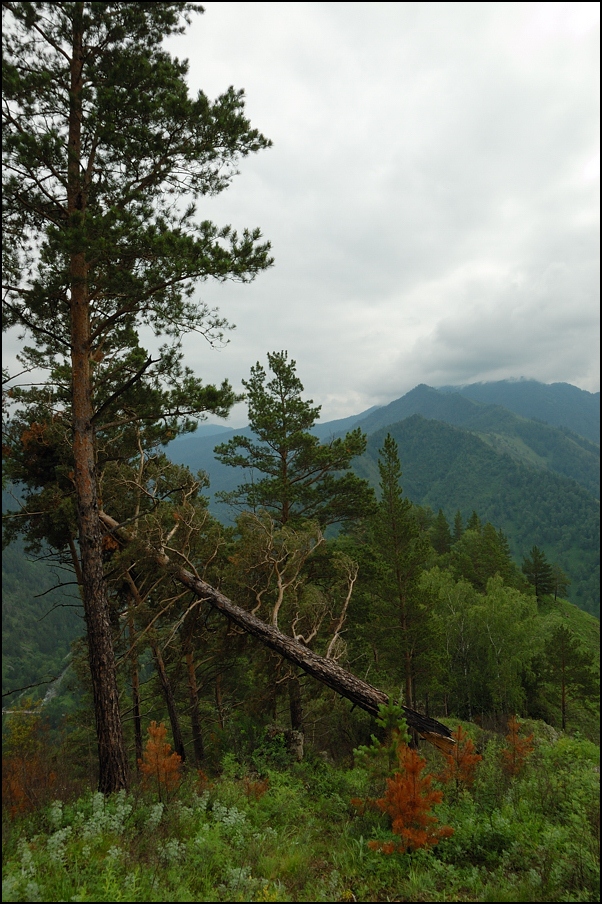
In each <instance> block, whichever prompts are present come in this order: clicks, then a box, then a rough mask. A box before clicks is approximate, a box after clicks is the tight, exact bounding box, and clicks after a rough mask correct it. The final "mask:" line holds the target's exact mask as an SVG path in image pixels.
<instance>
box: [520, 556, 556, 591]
mask: <svg viewBox="0 0 602 904" xmlns="http://www.w3.org/2000/svg"><path fill="white" fill-rule="evenodd" d="M521 568H522V572H523V574H524V575H525V577H526V578H527V580H528V581H529V583H530V584H532V585H533V587H534V588H535V596H536V597H537V599H538V600H540V599H541V598H542V597H543V596H547V595H548V594H550V593H553V591H554V588H555V582H554V576H553V572H552V566H551V565H550V563H549V562H548V560H547V559H546V555H545V553H544V552H542V551H541V549H538V547H537V546H532V547H531V551H530V553H529V555H528V556H525V558H524V559H523V564H522V566H521Z"/></svg>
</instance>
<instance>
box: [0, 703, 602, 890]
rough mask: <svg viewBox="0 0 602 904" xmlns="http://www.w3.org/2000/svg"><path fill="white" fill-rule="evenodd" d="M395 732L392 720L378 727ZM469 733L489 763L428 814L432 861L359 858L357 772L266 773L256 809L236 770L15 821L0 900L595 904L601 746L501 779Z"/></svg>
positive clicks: (380, 823)
mask: <svg viewBox="0 0 602 904" xmlns="http://www.w3.org/2000/svg"><path fill="white" fill-rule="evenodd" d="M394 720H395V714H394V712H393V711H391V719H388V718H387V719H383V720H382V721H383V723H384V724H383V725H382V726H380V727H382V728H384V726H385V725H386V724H390V723H391V721H394ZM471 730H474V731H476V732H477V743H478V744H479V746H481V748H482V750H483V756H484V759H483V761H482V763H481V764H480V765H479V769H478V772H477V779H476V782H475V785H474V788H473V790H472V792H471V793H469V792H464V793H462V794H460V795H459V796H458V797H457V799H455V800H449V799H444V800H443V802H442V803H440V804H439V805H438V807H437V815H438V817H439V819H440V820H441V821H442V822H445V823H448V824H449V825H451V826H452V827H453V828H454V833H453V835H451V837H448V838H445V839H442V840H440V842H439V844H438V845H437V847H436V848H434V849H433V850H430V851H416V852H414V853H412V854H396V856H394V857H387V856H386V855H384V854H383V853H381V852H379V851H371V850H369V849H368V847H367V844H366V839H367V838H368V837H374V836H376V838H377V839H381V840H382V841H383V842H385V843H386V841H387V840H388V839H389V838H390V837H391V835H390V831H389V829H388V827H387V818H386V817H385V816H384V815H381V814H379V813H378V812H373V811H366V813H365V814H364V815H358V814H357V812H356V811H355V810H354V808H352V807H350V805H349V799H350V797H352V796H354V795H362V796H365V794H366V793H367V790H368V784H369V780H368V777H367V773H366V771H365V770H364V769H362V768H357V767H356V768H354V769H347V768H336V767H333V766H331V765H327V764H326V763H324V762H323V761H321V760H319V759H316V760H315V761H310V760H308V761H305V762H302V763H298V764H289V765H287V766H283V767H280V768H274V767H271V768H269V769H268V770H267V772H265V773H264V779H266V780H267V786H266V788H265V790H264V791H263V793H261V794H260V795H259V796H255V795H253V794H248V793H247V789H248V787H249V783H252V782H257V781H258V777H257V774H256V773H246V772H245V771H244V769H243V770H242V772H241V770H240V766H238V767H237V768H236V769H235V770H229V769H225V770H224V772H223V774H222V776H221V777H220V778H215V779H214V780H213V781H212V782H211V785H210V787H208V788H207V789H206V790H204V791H202V792H200V793H199V791H198V790H197V789H196V788H195V780H194V775H190V776H189V777H188V778H185V779H184V781H183V783H182V785H181V787H180V790H179V792H178V796H177V798H175V799H174V800H172V801H171V802H170V804H169V805H167V806H166V805H165V804H162V803H158V802H157V800H156V797H155V796H153V795H151V794H146V793H144V792H142V791H140V790H139V789H136V790H134V791H133V792H132V793H131V794H125V793H120V794H116V795H111V796H109V797H103V796H102V795H100V794H98V793H96V794H90V793H88V794H85V795H83V796H81V797H79V798H77V797H76V798H72V799H70V800H65V801H62V800H55V801H53V802H51V803H48V804H44V805H43V806H42V807H41V808H40V809H38V810H36V811H35V812H33V813H31V814H28V815H26V816H21V817H18V818H17V819H16V820H15V821H14V822H13V823H10V824H7V825H5V832H4V838H3V842H4V865H3V899H4V900H6V901H36V900H39V901H65V900H66V901H69V900H81V901H187V900H195V901H203V900H205V901H209V900H211V901H233V900H234V901H236V900H253V901H266V900H267V901H315V900H322V901H341V900H349V901H351V900H353V899H354V898H355V899H357V900H361V901H382V900H387V898H389V899H397V900H400V899H401V900H412V901H449V900H450V899H453V900H457V901H475V900H477V901H499V900H504V901H505V900H508V901H518V900H525V901H544V900H546V901H547V900H550V901H592V900H593V901H595V900H598V898H599V856H598V850H597V825H598V819H599V794H598V784H599V772H598V771H597V767H598V762H599V749H598V748H597V747H596V746H595V745H593V744H590V743H589V742H586V741H579V740H576V739H569V738H561V739H560V740H557V741H547V740H543V739H542V740H539V741H538V742H537V744H536V750H535V752H534V753H533V754H532V756H531V757H530V758H529V760H528V761H527V764H526V766H525V769H524V771H523V773H521V775H519V776H517V778H516V779H515V780H514V781H513V782H506V781H504V780H503V779H502V776H501V772H500V757H499V744H496V743H495V741H494V739H491V740H490V741H489V742H488V743H484V740H483V739H480V740H479V735H478V729H476V726H473V727H472V729H471ZM536 736H537V737H542V738H543V733H542V732H541V731H539V730H536ZM436 755H437V756H438V754H436ZM439 762H440V761H439ZM492 792H495V793H492Z"/></svg>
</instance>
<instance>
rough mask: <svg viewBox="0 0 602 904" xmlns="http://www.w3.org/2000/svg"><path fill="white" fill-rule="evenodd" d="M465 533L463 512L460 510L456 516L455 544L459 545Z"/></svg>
mask: <svg viewBox="0 0 602 904" xmlns="http://www.w3.org/2000/svg"><path fill="white" fill-rule="evenodd" d="M463 533H464V522H463V521H462V512H461V511H460V510H459V509H458V511H457V512H456V514H455V516H454V543H457V542H458V540H459V539H460V537H461V536H462V534H463Z"/></svg>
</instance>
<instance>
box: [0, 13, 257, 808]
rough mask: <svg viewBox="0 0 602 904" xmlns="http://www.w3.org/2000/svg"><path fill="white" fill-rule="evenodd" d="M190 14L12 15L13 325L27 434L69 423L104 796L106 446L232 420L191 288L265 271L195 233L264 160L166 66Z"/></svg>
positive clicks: (7, 38) (117, 751)
mask: <svg viewBox="0 0 602 904" xmlns="http://www.w3.org/2000/svg"><path fill="white" fill-rule="evenodd" d="M196 12H202V7H201V6H200V5H199V4H196V3H181V2H158V3H138V2H135V3H132V2H124V3H122V2H116V3H111V4H106V3H91V2H73V3H63V2H59V3H43V2H41V3H35V4H32V3H26V2H6V3H4V4H3V16H6V18H7V20H8V21H7V23H6V27H5V28H4V29H3V94H4V106H3V139H4V153H5V166H4V183H3V200H4V219H3V264H4V275H5V284H6V285H5V293H4V300H3V323H4V326H5V327H10V326H17V327H19V328H21V329H23V330H24V331H25V332H26V333H27V334H28V335H29V336H31V338H32V340H33V345H31V346H24V347H23V349H22V352H21V356H20V357H21V362H22V365H23V366H24V367H25V368H26V369H27V368H44V369H45V370H46V371H47V372H49V380H48V383H47V384H46V385H45V386H44V387H43V389H38V388H35V389H31V390H29V391H27V392H25V391H21V392H20V393H19V392H15V393H14V395H15V397H16V398H17V400H18V401H20V402H21V403H22V404H24V405H25V411H24V413H23V414H22V416H21V420H22V422H23V423H25V424H27V423H29V424H33V423H34V422H38V423H42V424H52V423H56V422H60V426H61V429H62V431H63V435H64V436H66V437H68V440H67V442H68V444H69V446H70V449H71V455H72V463H71V467H70V468H68V469H67V472H66V474H69V475H70V477H69V479H70V480H71V483H72V486H73V488H74V498H75V502H76V505H75V509H76V518H77V542H78V555H79V558H80V563H79V565H80V574H79V575H78V580H79V581H80V585H81V589H82V596H83V602H84V609H85V617H86V628H87V636H88V650H89V664H90V671H91V675H92V684H93V693H94V706H95V712H96V728H97V739H98V752H99V788H100V790H101V791H103V792H111V791H116V790H118V789H120V788H124V787H126V786H127V782H128V769H127V761H126V754H125V747H124V741H123V732H122V725H121V716H120V712H119V700H118V691H117V683H116V677H115V658H114V652H113V644H112V636H111V628H110V614H109V602H108V596H107V589H106V583H105V578H104V573H103V550H102V530H101V525H100V520H99V494H98V485H97V471H96V462H97V456H98V446H99V436H101V437H102V440H103V443H106V445H110V443H111V436H112V435H113V436H114V431H115V429H116V428H120V429H122V430H124V429H125V428H126V426H127V424H129V423H131V422H132V420H134V421H135V420H138V422H142V423H150V424H153V423H157V422H158V421H160V420H161V419H166V420H167V421H168V422H169V421H170V422H171V423H172V424H175V425H177V424H178V423H179V422H181V420H182V419H184V420H186V419H188V423H190V417H191V416H193V417H194V416H198V414H199V413H201V412H203V411H212V412H214V413H216V414H225V413H227V411H228V410H229V408H230V407H231V405H232V404H233V402H234V401H235V399H236V396H235V395H234V393H233V392H232V389H231V387H230V386H229V384H228V383H227V382H224V383H223V384H222V386H221V387H216V386H203V385H202V383H201V381H200V380H199V379H198V378H195V377H194V376H193V374H192V373H191V371H190V370H189V369H187V368H185V367H184V366H183V365H182V352H181V347H180V343H181V336H182V335H183V334H184V333H186V332H188V331H195V332H197V333H200V334H201V335H203V336H204V337H205V338H207V339H208V340H209V341H210V342H214V343H215V342H220V341H222V339H223V333H224V329H226V328H227V327H228V324H227V322H226V321H225V320H224V319H222V318H220V317H219V316H218V315H217V314H216V312H214V311H210V310H209V309H208V308H207V307H206V306H205V305H203V304H199V303H198V302H197V301H195V300H193V299H192V293H193V291H194V286H195V283H196V282H198V281H201V280H204V279H207V278H208V277H214V278H216V279H219V280H225V279H228V278H232V279H238V280H241V281H247V280H250V279H252V278H253V277H254V276H255V275H256V274H257V273H258V272H260V271H261V270H263V269H265V268H266V267H268V266H269V265H270V264H271V259H270V257H269V246H268V245H267V244H261V243H260V238H261V237H260V233H259V230H252V231H246V230H245V232H244V233H243V235H242V236H239V235H237V233H236V232H234V231H233V230H232V229H231V228H230V227H228V226H226V227H223V228H218V227H216V226H215V225H214V224H213V223H211V222H209V221H203V222H200V223H199V222H197V221H195V206H194V199H196V198H199V197H202V196H204V195H213V194H217V193H219V192H221V191H223V190H224V189H225V188H227V187H228V185H229V184H230V182H231V180H232V177H233V176H234V174H235V173H236V172H237V164H238V161H239V160H240V159H241V158H242V157H244V156H246V155H248V154H250V153H254V152H256V151H259V150H261V149H262V148H266V147H268V146H269V141H267V139H265V138H264V137H263V136H262V135H261V134H260V133H259V132H257V131H256V130H253V129H251V128H250V124H249V122H248V120H247V119H246V118H245V116H244V98H243V92H241V91H235V90H234V89H233V88H230V89H228V91H226V93H225V94H223V95H222V96H221V97H219V98H218V99H217V100H216V101H215V102H214V103H212V102H210V101H209V100H208V98H207V97H206V96H205V95H204V94H203V93H202V92H200V93H199V95H198V97H196V98H192V97H190V96H189V94H188V89H187V86H186V81H185V78H186V72H187V64H186V63H185V62H181V61H179V60H177V59H175V58H173V57H171V56H170V55H169V54H168V53H167V52H166V51H165V50H163V48H162V42H163V39H164V38H166V37H168V36H169V35H172V34H180V33H182V32H183V30H184V28H185V25H186V23H188V22H190V19H191V16H192V14H193V13H196ZM184 199H186V204H185V205H182V204H180V203H179V202H180V200H184ZM190 199H193V200H192V202H191V201H190ZM142 326H147V327H150V328H151V330H152V331H154V333H155V334H156V335H163V336H165V337H167V344H166V345H164V346H163V347H162V348H161V349H160V351H159V353H158V354H157V355H156V356H155V357H153V356H152V355H149V354H148V353H147V352H146V350H145V349H143V348H142V347H141V345H140V343H139V335H138V331H139V329H140V327H142ZM112 431H113V434H112ZM162 435H163V436H165V432H164V431H163V434H162ZM172 435H173V433H172ZM31 482H32V485H36V486H38V487H39V486H41V485H40V484H39V483H38V484H36V483H35V479H34V478H33V477H32V478H31Z"/></svg>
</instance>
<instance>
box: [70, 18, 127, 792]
mask: <svg viewBox="0 0 602 904" xmlns="http://www.w3.org/2000/svg"><path fill="white" fill-rule="evenodd" d="M83 7H84V4H83V3H75V4H74V24H73V53H72V58H71V91H70V110H69V138H68V155H69V159H68V190H67V194H68V212H69V217H70V223H71V226H72V227H73V229H74V234H75V235H77V231H78V227H79V229H80V230H82V231H83V223H84V216H85V199H84V193H83V190H82V185H81V176H80V165H81V125H82V91H83V80H82V67H83V47H82V32H83ZM87 279H88V266H87V262H86V256H85V253H84V251H83V250H81V249H78V247H77V239H75V240H74V248H73V252H72V254H71V260H70V284H71V285H70V296H71V297H70V309H71V367H72V416H73V458H74V482H75V491H76V497H77V519H78V527H79V549H80V557H81V574H82V589H83V601H84V613H85V618H86V628H87V639H88V659H89V663H90V674H91V677H92V689H93V698H94V715H95V720H96V736H97V741H98V761H99V777H98V787H99V790H100V791H101V792H103V793H104V794H108V793H111V792H113V791H119V790H121V789H122V788H127V785H128V766H127V756H126V751H125V743H124V738H123V729H122V723H121V714H120V711H119V694H118V689H117V674H116V666H115V655H114V649H113V637H112V632H111V622H110V617H109V611H110V610H109V600H108V596H107V591H106V585H105V580H104V572H103V562H102V532H101V525H100V521H99V517H98V508H99V507H98V492H97V483H96V466H95V443H94V427H93V424H92V416H93V405H92V384H91V374H90V352H91V344H90V306H89V299H88V288H87Z"/></svg>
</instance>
